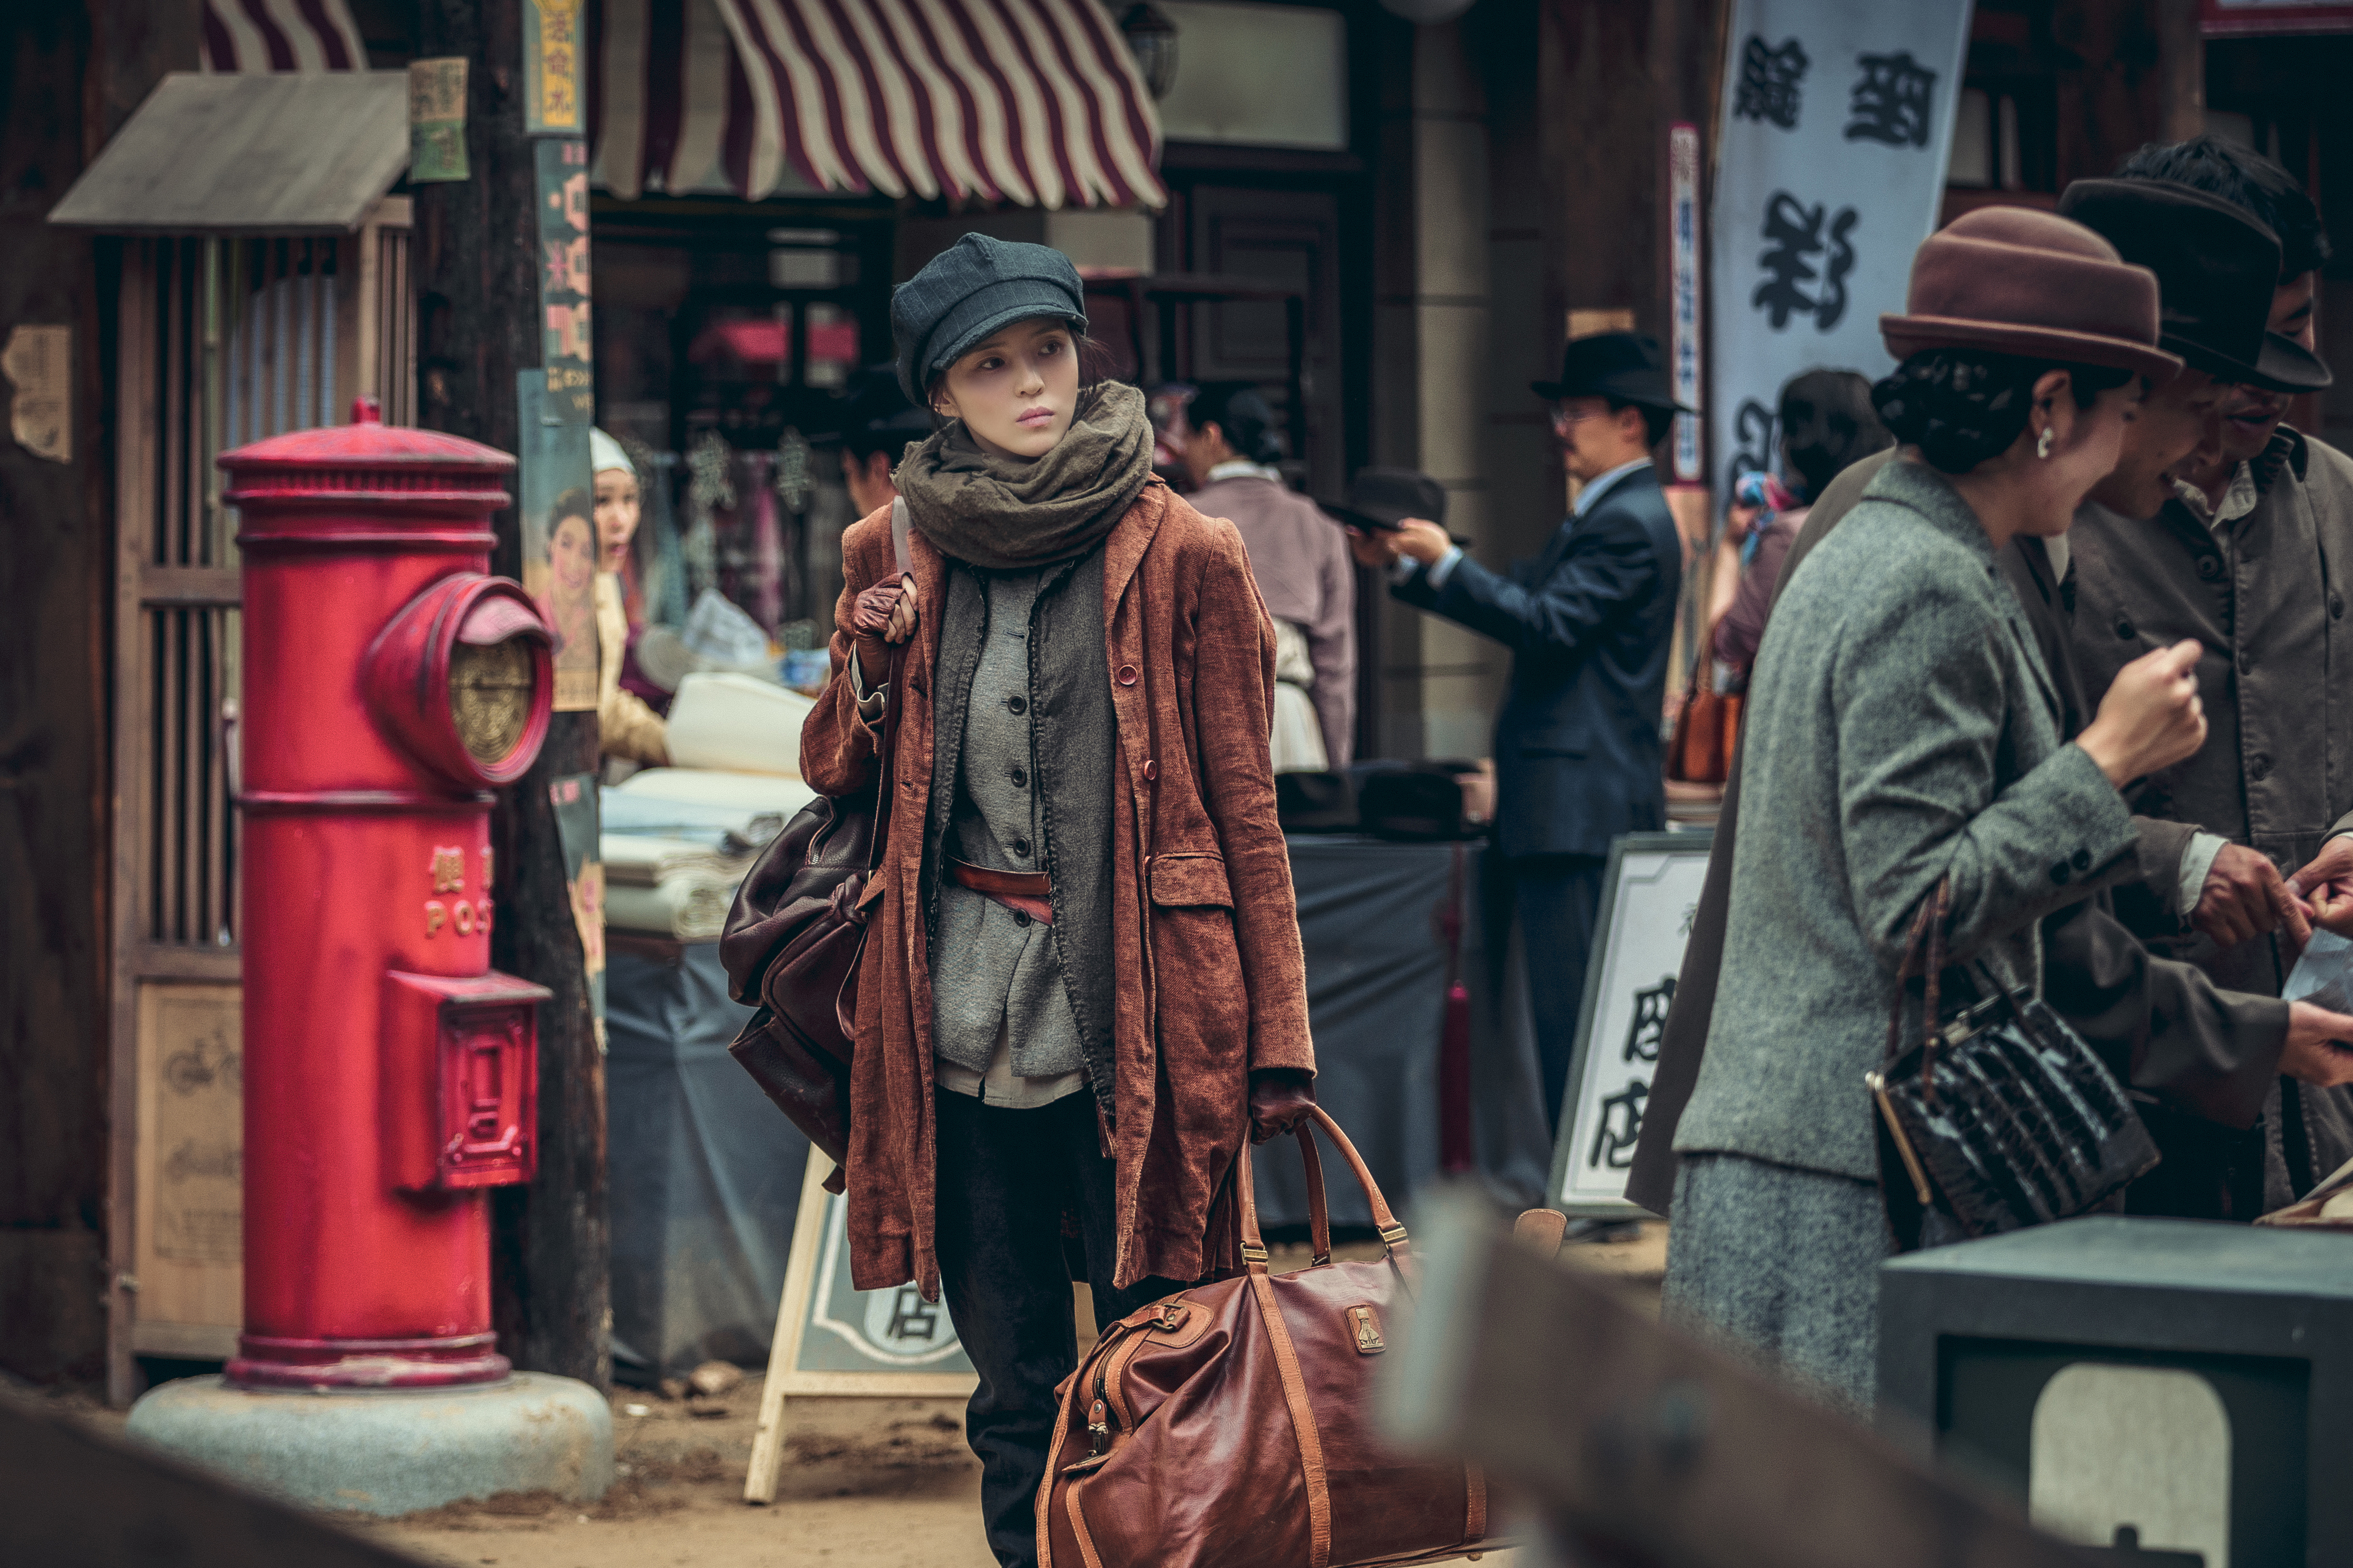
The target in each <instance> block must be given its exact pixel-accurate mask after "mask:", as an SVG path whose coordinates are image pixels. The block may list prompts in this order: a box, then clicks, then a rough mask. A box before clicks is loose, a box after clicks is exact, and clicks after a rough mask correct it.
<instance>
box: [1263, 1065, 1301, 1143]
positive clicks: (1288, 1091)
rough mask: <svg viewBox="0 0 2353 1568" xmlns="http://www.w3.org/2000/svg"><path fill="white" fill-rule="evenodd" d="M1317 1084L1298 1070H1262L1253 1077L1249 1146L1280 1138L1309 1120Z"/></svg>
mask: <svg viewBox="0 0 2353 1568" xmlns="http://www.w3.org/2000/svg"><path fill="white" fill-rule="evenodd" d="M1314 1104H1315V1080H1314V1079H1313V1078H1310V1077H1309V1076H1308V1075H1307V1074H1305V1073H1303V1072H1302V1071H1300V1070H1299V1069H1298V1068H1259V1069H1258V1070H1257V1071H1256V1072H1253V1073H1252V1074H1250V1142H1253V1143H1263V1142H1266V1141H1267V1140H1268V1139H1270V1138H1280V1137H1282V1135H1283V1134H1284V1133H1286V1132H1288V1131H1291V1130H1292V1129H1293V1128H1294V1127H1297V1126H1298V1125H1299V1124H1300V1123H1301V1122H1303V1121H1306V1120H1307V1113H1308V1111H1309V1110H1312V1109H1313V1108H1314Z"/></svg>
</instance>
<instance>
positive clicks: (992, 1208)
mask: <svg viewBox="0 0 2353 1568" xmlns="http://www.w3.org/2000/svg"><path fill="white" fill-rule="evenodd" d="M1065 1213H1074V1214H1075V1215H1077V1216H1078V1222H1079V1238H1080V1240H1081V1241H1082V1243H1083V1244H1084V1246H1085V1248H1086V1257H1087V1283H1088V1286H1089V1287H1090V1289H1092V1291H1093V1293H1094V1306H1095V1327H1096V1328H1097V1329H1101V1328H1102V1327H1103V1325H1105V1324H1107V1323H1110V1322H1113V1321H1116V1320H1118V1319H1120V1318H1124V1317H1125V1316H1127V1314H1128V1313H1130V1312H1132V1311H1134V1310H1135V1309H1136V1308H1138V1307H1141V1306H1143V1305H1145V1303H1146V1302H1150V1301H1155V1300H1159V1299H1160V1298H1161V1297H1163V1296H1166V1295H1171V1294H1173V1293H1174V1292H1176V1291H1177V1290H1179V1289H1183V1288H1184V1287H1183V1284H1182V1282H1180V1281H1177V1280H1172V1279H1142V1280H1138V1281H1137V1282H1136V1283H1135V1284H1134V1285H1133V1286H1131V1287H1129V1288H1128V1289H1125V1290H1114V1289H1112V1284H1111V1277H1112V1263H1113V1253H1114V1249H1115V1247H1116V1241H1115V1226H1114V1219H1113V1206H1112V1163H1111V1161H1109V1160H1107V1159H1105V1158H1104V1157H1103V1152H1102V1148H1101V1144H1100V1142H1098V1139H1097V1137H1096V1133H1095V1106H1094V1097H1093V1095H1092V1094H1090V1093H1088V1092H1087V1091H1086V1090H1084V1089H1082V1090H1080V1091H1079V1092H1078V1093H1076V1094H1071V1095H1065V1096H1064V1097H1063V1098H1061V1099H1060V1100H1056V1101H1055V1102H1054V1103H1053V1104H1051V1105H1048V1106H1041V1107H1039V1109H1038V1110H1004V1109H1002V1108H1000V1107H997V1106H990V1105H984V1104H982V1103H981V1102H980V1101H979V1100H976V1099H974V1098H973V1097H972V1096H970V1095H965V1094H954V1093H950V1092H947V1091H945V1090H943V1091H942V1092H941V1093H940V1096H939V1220H938V1238H939V1258H940V1283H941V1287H942V1289H943V1290H944V1293H945V1294H946V1297H947V1303H948V1316H949V1317H950V1318H951V1319H952V1320H953V1321H955V1331H956V1338H957V1339H959V1340H961V1341H962V1342H964V1349H965V1354H966V1355H968V1356H970V1357H971V1358H972V1364H973V1367H974V1368H975V1370H976V1371H977V1372H978V1373H980V1387H979V1388H978V1389H977V1390H976V1391H975V1392H974V1394H973V1396H972V1404H971V1405H970V1406H969V1407H967V1410H966V1414H965V1439H966V1440H967V1441H969V1442H970V1443H971V1444H972V1451H973V1452H974V1453H975V1454H977V1455H978V1456H979V1457H980V1466H981V1473H980V1509H981V1517H982V1520H983V1521H984V1522H985V1523H986V1524H987V1529H988V1545H989V1549H990V1550H991V1551H993V1552H996V1553H997V1562H999V1563H1004V1564H1006V1565H1007V1568H1013V1565H1015V1564H1029V1563H1036V1562H1037V1561H1038V1525H1037V1516H1036V1506H1037V1498H1038V1484H1039V1481H1041V1480H1042V1479H1045V1475H1046V1463H1047V1459H1048V1458H1049V1456H1048V1454H1047V1451H1046V1448H1047V1445H1048V1443H1049V1442H1050V1440H1051V1439H1052V1437H1053V1435H1054V1385H1055V1384H1059V1383H1060V1382H1061V1381H1062V1379H1064V1378H1066V1377H1068V1376H1070V1374H1071V1371H1072V1370H1073V1369H1074V1368H1075V1367H1077V1365H1078V1364H1079V1343H1078V1331H1077V1329H1076V1328H1075V1326H1074V1325H1073V1323H1072V1321H1071V1268H1070V1263H1069V1261H1068V1259H1067V1258H1066V1256H1065V1254H1064V1252H1063V1250H1062V1216H1063V1215H1064V1214H1065Z"/></svg>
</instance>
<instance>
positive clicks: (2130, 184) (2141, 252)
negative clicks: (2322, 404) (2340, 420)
mask: <svg viewBox="0 0 2353 1568" xmlns="http://www.w3.org/2000/svg"><path fill="white" fill-rule="evenodd" d="M2059 213H2060V216H2063V217H2068V218H2073V220H2074V221H2075V222H2077V223H2080V224H2082V225H2083V226H2084V227H2086V228H2088V229H2090V230H2092V231H2093V232H2094V234H2097V235H2098V236H2100V237H2102V238H2103V239H2105V240H2106V241H2107V242H2108V243H2109V244H2111V245H2113V246H2115V247H2116V253H2117V254H2118V255H2119V256H2122V257H2123V258H2125V259H2126V261H2129V262H2132V263H2134V264H2135V265H2137V266H2140V267H2146V268H2148V269H2149V270H2150V271H2152V272H2154V273H2156V274H2157V287H2158V306H2159V309H2160V310H2161V312H2162V320H2161V321H2160V323H2159V336H2158V344H2159V346H2161V347H2163V348H2164V349H2165V350H2166V351H2167V352H2168V353H2177V354H2179V355H2180V356H2181V358H2182V361H2183V363H2187V364H2189V366H2190V367H2191V368H2193V369H2196V370H2202V371H2204V372H2205V373H2206V374H2209V375H2211V376H2215V377H2218V378H2220V379H2221V380H2223V381H2231V382H2242V383H2248V384H2253V385H2256V386H2260V387H2263V388H2265V389H2266V390H2268V391H2272V392H2317V391H2319V390H2320V389H2321V388H2322V387H2324V386H2327V384H2329V382H2330V381H2331V380H2332V379H2333V378H2332V377H2331V376H2330V375H2329V374H2328V367H2327V365H2325V364H2323V363H2321V362H2320V359H2319V357H2318V356H2317V355H2316V354H2315V353H2312V351H2310V350H2309V349H2307V348H2306V347H2305V346H2304V345H2303V344H2302V343H2299V342H2295V340H2294V339H2292V338H2286V337H2283V336H2281V335H2280V334H2279V333H2277V332H2274V331H2271V330H2270V323H2271V313H2272V295H2273V293H2274V290H2276V289H2277V288H2278V287H2279V275H2280V266H2281V260H2280V242H2279V237H2278V236H2277V235H2275V234H2274V233H2273V232H2272V231H2271V229H2270V228H2269V227H2268V226H2266V225H2265V224H2263V221H2262V220H2261V219H2259V218H2257V217H2256V216H2254V215H2253V214H2252V213H2250V212H2248V211H2246V209H2244V208H2243V207H2241V206H2239V205H2236V204H2234V203H2232V202H2227V201H2224V200H2223V199H2222V198H2221V197H2220V196H2217V195H2209V194H2208V193H2207V192H2204V191H2200V190H2193V189H2192V188H2190V187H2189V186H2188V185H2182V184H2175V183H2174V182H2172V181H2171V180H2077V181H2076V182H2075V183H2074V184H2072V185H2069V186H2068V187H2067V188H2066V190H2064V191H2063V192H2062V193H2061V194H2060V196H2059Z"/></svg>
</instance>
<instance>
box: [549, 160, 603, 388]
mask: <svg viewBox="0 0 2353 1568" xmlns="http://www.w3.org/2000/svg"><path fill="white" fill-rule="evenodd" d="M534 146H535V148H536V156H537V158H538V168H537V174H538V180H537V187H536V188H537V192H538V200H539V315H540V325H541V327H542V329H543V331H542V335H543V338H544V339H545V346H544V347H543V350H542V351H541V356H540V363H542V364H543V365H544V366H545V367H546V372H547V401H546V404H545V405H544V407H543V415H544V416H545V417H547V418H549V419H553V420H554V421H555V422H556V423H558V424H560V425H588V424H593V423H594V422H595V420H596V369H595V364H594V355H593V352H592V349H593V344H592V342H591V339H590V335H589V322H588V143H587V142H580V141H563V142H537V143H534Z"/></svg>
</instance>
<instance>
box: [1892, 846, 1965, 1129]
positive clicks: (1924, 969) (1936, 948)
mask: <svg viewBox="0 0 2353 1568" xmlns="http://www.w3.org/2000/svg"><path fill="white" fill-rule="evenodd" d="M1952 916H1953V879H1952V878H1950V877H1939V878H1938V879H1936V887H1935V888H1934V889H1932V890H1931V891H1930V892H1929V894H1928V896H1927V897H1926V898H1925V899H1923V900H1920V912H1919V913H1918V914H1916V915H1915V916H1913V917H1912V931H1911V937H1910V940H1909V942H1908V943H1907V945H1906V948H1905V954H1904V966H1903V967H1902V968H1901V969H1899V970H1897V971H1896V973H1895V1000H1894V1002H1892V1003H1890V1004H1889V1005H1888V1009H1887V1053H1886V1054H1887V1060H1888V1061H1889V1062H1891V1063H1892V1062H1894V1060H1895V1058H1897V1057H1899V1056H1901V1055H1902V1054H1903V1051H1904V982H1905V980H1907V979H1909V978H1910V977H1911V976H1913V975H1915V974H1920V975H1923V976H1924V977H1925V978H1926V996H1925V997H1923V999H1922V1002H1921V1010H1920V1025H1921V1030H1922V1033H1923V1034H1924V1035H1925V1036H1926V1044H1925V1045H1924V1047H1922V1050H1921V1055H1920V1094H1921V1099H1922V1100H1923V1101H1924V1102H1925V1103H1926V1104H1928V1105H1934V1104H1936V1044H1937V1042H1938V1040H1940V1039H1941V1038H1942V1035H1941V1034H1940V1032H1939V1031H1938V1029H1937V1027H1936V1020H1937V1016H1938V1015H1939V1014H1940V1013H1942V1011H1943V1008H1944V978H1945V927H1946V926H1947V924H1949V923H1950V922H1951V920H1952Z"/></svg>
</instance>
